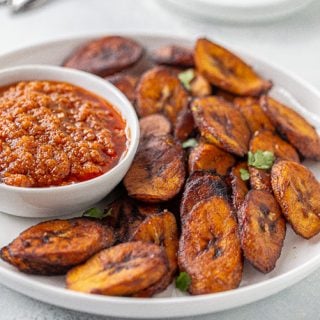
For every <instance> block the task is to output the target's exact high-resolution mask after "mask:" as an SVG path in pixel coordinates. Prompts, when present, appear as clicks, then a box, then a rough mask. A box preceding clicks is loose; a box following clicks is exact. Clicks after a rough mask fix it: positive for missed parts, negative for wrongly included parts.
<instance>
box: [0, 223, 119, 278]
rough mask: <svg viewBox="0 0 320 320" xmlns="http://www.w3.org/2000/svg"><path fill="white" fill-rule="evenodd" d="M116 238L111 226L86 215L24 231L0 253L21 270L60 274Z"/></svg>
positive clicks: (108, 244)
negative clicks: (106, 225) (85, 216)
mask: <svg viewBox="0 0 320 320" xmlns="http://www.w3.org/2000/svg"><path fill="white" fill-rule="evenodd" d="M114 242H115V235H114V232H113V231H112V229H111V228H108V227H105V226H103V225H102V224H101V223H100V222H99V221H96V220H91V219H87V218H75V219H69V220H51V221H46V222H42V223H39V224H37V225H35V226H32V227H31V228H29V229H27V230H25V231H24V232H22V233H21V234H20V235H19V236H18V237H17V238H16V239H15V240H14V241H13V242H11V243H10V244H9V245H8V246H6V247H4V248H2V250H1V252H0V255H1V258H2V259H4V260H5V261H7V262H9V263H10V264H12V265H13V266H15V267H16V268H18V269H19V270H20V271H22V272H25V273H31V274H39V275H58V274H64V273H66V272H67V270H69V269H70V268H71V267H73V266H75V265H78V264H80V263H83V262H84V261H86V260H87V259H88V258H89V257H91V256H92V255H93V254H95V253H96V252H98V251H100V250H102V249H104V248H107V247H110V246H112V245H113V243H114Z"/></svg>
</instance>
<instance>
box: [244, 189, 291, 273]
mask: <svg viewBox="0 0 320 320" xmlns="http://www.w3.org/2000/svg"><path fill="white" fill-rule="evenodd" d="M238 222H239V230H240V239H241V247H242V250H243V253H244V256H245V257H246V258H247V260H248V261H249V262H250V263H251V264H252V265H253V266H254V267H255V268H257V269H258V270H259V271H261V272H264V273H267V272H270V271H271V270H273V269H274V267H275V266H276V262H277V260H278V258H279V257H280V254H281V250H282V246H283V241H284V238H285V235H286V222H285V220H284V218H283V217H282V213H281V210H280V207H279V205H278V203H277V202H276V200H275V198H274V197H273V196H272V195H271V194H270V193H269V192H266V191H260V190H250V191H249V193H248V194H247V196H246V198H245V201H244V202H243V204H242V206H241V208H240V210H239V211H238Z"/></svg>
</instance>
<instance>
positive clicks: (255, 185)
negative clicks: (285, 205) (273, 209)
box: [249, 166, 272, 193]
mask: <svg viewBox="0 0 320 320" xmlns="http://www.w3.org/2000/svg"><path fill="white" fill-rule="evenodd" d="M249 173H250V185H251V188H252V189H255V190H263V191H268V192H269V193H272V186H271V173H270V170H263V169H258V168H255V167H251V166H249Z"/></svg>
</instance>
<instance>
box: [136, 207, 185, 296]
mask: <svg viewBox="0 0 320 320" xmlns="http://www.w3.org/2000/svg"><path fill="white" fill-rule="evenodd" d="M131 241H143V242H151V243H155V244H157V245H159V246H161V247H163V248H164V250H165V252H166V254H167V258H168V263H169V271H168V273H167V274H166V275H165V277H164V278H163V279H161V280H160V282H159V283H156V284H154V285H152V286H151V287H149V288H147V289H145V290H143V291H141V292H138V293H137V294H136V295H135V296H140V297H151V296H153V295H154V294H155V293H158V292H161V291H163V290H164V289H166V288H167V286H168V285H169V284H170V283H171V282H172V279H173V277H174V275H175V273H176V271H177V265H178V263H177V252H178V246H179V237H178V229H177V223H176V219H175V217H174V215H173V214H172V213H171V212H169V211H167V210H165V211H163V212H161V213H160V214H154V215H151V216H148V217H147V218H146V219H145V220H144V221H143V222H142V223H141V224H140V225H139V227H138V228H137V229H136V231H135V232H134V234H133V236H132V237H131Z"/></svg>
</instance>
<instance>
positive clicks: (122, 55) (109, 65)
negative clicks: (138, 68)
mask: <svg viewBox="0 0 320 320" xmlns="http://www.w3.org/2000/svg"><path fill="white" fill-rule="evenodd" d="M142 54H143V48H142V47H141V45H140V44H139V43H137V42H136V41H134V40H132V39H128V38H124V37H119V36H108V37H104V38H100V39H96V40H93V41H90V42H88V43H86V44H84V45H83V46H81V47H80V48H78V49H77V50H75V51H74V52H73V53H72V54H71V55H70V56H69V57H68V58H67V59H66V60H65V61H64V63H63V66H64V67H68V68H74V69H80V70H84V71H87V72H91V73H94V74H97V75H99V76H101V77H106V76H109V75H112V74H114V73H116V72H120V71H122V70H124V69H127V68H129V67H131V66H132V65H134V64H135V63H136V62H137V61H138V60H139V59H140V58H141V57H142Z"/></svg>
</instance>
